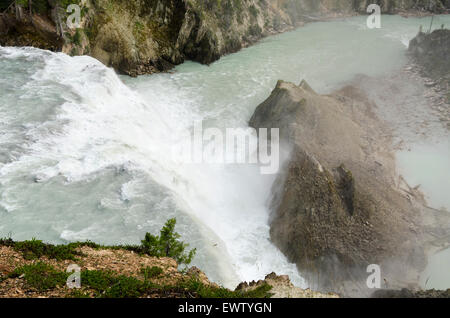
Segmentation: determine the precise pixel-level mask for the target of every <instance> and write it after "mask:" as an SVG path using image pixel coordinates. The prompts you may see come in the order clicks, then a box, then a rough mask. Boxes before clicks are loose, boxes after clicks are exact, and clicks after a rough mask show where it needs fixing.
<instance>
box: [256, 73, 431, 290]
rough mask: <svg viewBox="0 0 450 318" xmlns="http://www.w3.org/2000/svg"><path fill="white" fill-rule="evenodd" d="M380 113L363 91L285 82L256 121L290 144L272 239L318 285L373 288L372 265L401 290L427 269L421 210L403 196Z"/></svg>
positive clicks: (274, 205)
mask: <svg viewBox="0 0 450 318" xmlns="http://www.w3.org/2000/svg"><path fill="white" fill-rule="evenodd" d="M373 107H376V106H375V105H374V104H372V103H371V102H370V101H369V100H368V99H367V97H366V96H364V94H362V93H361V92H360V91H359V90H357V89H355V88H354V87H346V88H344V89H342V90H340V91H338V92H336V93H333V94H332V95H328V96H322V95H318V94H317V93H315V92H314V91H313V90H312V89H311V88H310V87H309V85H308V84H307V83H306V82H302V83H301V84H300V85H299V86H296V85H294V84H292V83H286V82H282V81H280V82H278V84H277V87H276V88H275V89H274V90H273V92H272V94H271V95H270V97H269V98H268V99H267V100H266V101H265V102H263V103H262V104H261V105H259V106H258V108H257V109H256V111H255V114H254V115H253V117H252V119H251V121H250V125H251V126H252V127H255V128H280V138H281V140H282V142H283V143H284V144H285V146H286V145H287V146H289V147H290V148H291V156H290V158H289V159H288V160H287V163H286V165H285V169H284V171H283V173H282V174H281V175H280V176H279V177H278V180H277V181H276V182H275V186H274V198H273V202H272V215H271V224H270V226H271V231H270V234H271V239H272V241H273V242H274V243H275V244H276V245H277V246H278V247H279V248H280V250H281V251H282V252H283V253H284V254H285V255H286V256H287V257H288V258H289V260H290V261H292V262H295V263H296V264H297V266H298V268H299V270H300V271H301V273H302V274H303V276H304V277H306V278H307V279H308V280H309V283H310V284H311V285H312V286H313V287H315V288H319V289H323V290H329V291H334V292H338V293H341V294H344V295H348V294H349V293H351V292H350V290H358V293H359V295H361V292H364V291H362V290H364V289H365V291H366V292H367V288H366V278H367V276H368V274H367V273H366V267H367V266H368V265H369V264H379V265H380V266H381V268H382V272H383V278H384V279H386V281H389V284H390V286H393V285H394V286H396V285H397V284H398V285H399V286H401V283H399V280H405V281H408V282H415V281H416V280H417V275H418V272H417V270H420V269H422V268H423V267H424V266H425V263H426V261H425V255H424V251H423V249H422V248H420V247H418V246H420V242H421V239H422V235H421V232H420V230H419V226H420V221H419V219H418V213H417V210H415V208H414V206H413V204H412V203H411V202H410V201H409V200H408V199H407V198H406V197H404V196H403V195H401V194H400V192H397V191H396V186H395V181H394V175H395V173H394V170H395V164H394V158H393V156H392V154H391V151H390V142H389V140H387V139H386V138H383V137H382V136H383V131H384V130H385V127H384V126H383V125H382V123H380V122H379V121H378V120H377V118H376V116H375V115H374V114H373V112H372V111H371V109H372V108H373ZM403 287H404V286H403Z"/></svg>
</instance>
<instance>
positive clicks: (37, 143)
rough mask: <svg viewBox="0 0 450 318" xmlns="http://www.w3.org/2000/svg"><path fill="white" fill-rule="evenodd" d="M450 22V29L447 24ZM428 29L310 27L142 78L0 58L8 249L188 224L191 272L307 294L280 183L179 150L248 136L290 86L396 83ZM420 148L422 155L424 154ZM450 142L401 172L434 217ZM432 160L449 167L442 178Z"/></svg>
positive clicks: (46, 55) (407, 25) (1, 186)
mask: <svg viewBox="0 0 450 318" xmlns="http://www.w3.org/2000/svg"><path fill="white" fill-rule="evenodd" d="M443 23H445V24H446V25H450V17H449V16H438V17H435V19H434V25H435V26H439V27H440V25H441V24H443ZM429 24H430V18H420V19H419V18H408V19H405V18H401V17H397V16H383V17H382V28H381V29H374V30H371V29H368V28H367V27H366V19H365V18H364V17H355V18H350V19H345V20H339V21H334V22H323V23H322V22H320V23H312V24H308V25H306V26H305V27H302V28H299V29H297V30H295V31H292V32H288V33H284V34H281V35H277V36H272V37H269V38H266V39H264V40H262V41H261V42H260V43H258V44H257V45H255V46H252V47H250V48H247V49H244V50H242V51H240V52H238V53H236V54H232V55H229V56H226V57H223V58H222V59H221V60H219V61H218V62H216V63H213V64H212V65H210V66H203V65H199V64H196V63H192V62H187V63H185V64H183V65H180V66H178V67H176V69H175V70H174V72H173V73H167V74H158V75H151V76H141V77H139V78H136V79H134V78H129V77H125V76H117V75H116V74H115V72H114V71H113V70H111V69H108V68H106V67H105V66H104V65H102V64H101V63H99V62H98V61H96V60H95V59H93V58H90V57H69V56H67V55H64V54H60V53H59V54H56V53H51V52H48V51H42V50H38V49H33V48H8V47H0V237H6V236H11V237H12V238H13V239H15V240H25V239H31V238H33V237H35V238H39V239H42V240H44V241H47V242H52V243H67V242H70V241H84V240H91V241H95V242H98V243H103V244H119V243H133V244H135V243H139V241H140V240H141V239H142V238H143V237H144V234H145V233H146V232H153V233H157V232H158V230H159V229H160V228H161V226H162V225H163V224H164V222H165V221H166V220H167V219H168V218H171V217H176V218H177V231H178V232H179V233H180V234H181V235H182V239H183V240H184V241H186V242H188V243H189V244H190V247H196V248H197V256H196V258H195V259H194V261H193V265H196V266H198V267H199V268H201V269H202V270H204V271H205V272H206V274H207V275H208V276H209V277H210V278H211V279H212V280H214V281H216V282H219V283H221V284H223V285H225V286H227V287H235V285H236V284H237V283H238V282H240V281H243V280H247V281H249V280H254V279H261V278H263V277H264V276H265V275H266V274H268V273H270V272H272V271H275V272H277V273H278V274H288V275H289V276H290V277H291V279H292V281H293V282H294V283H295V284H296V285H299V286H303V287H305V284H304V281H303V279H302V277H301V275H300V274H299V273H298V272H297V270H296V267H295V265H294V264H290V263H289V262H288V261H287V260H286V258H285V257H284V256H283V255H282V253H280V252H279V251H278V249H277V248H276V247H275V246H273V245H272V244H271V242H270V239H269V225H268V216H269V209H268V203H269V199H270V193H271V186H272V183H273V181H274V179H275V177H276V176H275V175H262V174H261V173H260V170H259V167H258V166H257V165H236V164H233V165H220V164H191V163H185V164H183V163H180V162H176V161H174V160H173V159H174V158H173V155H172V148H173V145H175V144H177V143H180V142H181V141H182V140H183V138H184V134H183V133H184V132H185V130H186V129H189V128H190V127H192V125H193V124H194V123H195V122H199V121H203V124H204V125H205V126H210V127H218V128H225V127H229V128H239V127H247V122H248V120H249V119H250V117H251V115H252V113H253V111H254V110H255V108H256V106H257V105H258V104H259V103H261V102H262V101H263V100H265V99H266V98H267V97H268V95H269V94H270V92H271V90H272V89H273V88H274V86H275V84H276V82H277V80H278V79H283V80H287V81H293V82H295V83H299V82H300V81H301V80H302V79H306V80H307V81H308V82H309V83H310V85H311V86H312V87H313V88H314V89H315V90H316V91H318V92H319V93H328V92H331V91H332V90H334V89H336V88H339V87H340V86H342V85H344V84H345V83H347V82H348V81H351V80H352V79H354V77H355V76H356V75H358V74H365V75H368V76H371V77H382V76H384V75H386V74H392V73H395V72H397V71H399V70H401V69H403V68H404V67H405V65H406V63H407V62H408V59H407V57H406V56H405V53H406V51H407V45H408V42H409V40H410V39H412V38H413V37H414V36H415V35H416V33H417V31H418V30H419V26H420V25H423V26H424V29H426V28H427V27H428V26H429ZM429 134H431V135H433V133H432V131H431V132H429ZM420 138H422V139H420V141H419V137H418V138H417V140H415V139H414V138H413V139H412V140H411V141H410V142H411V147H413V146H414V147H416V146H415V145H416V142H417V144H419V143H420V142H422V143H423V142H425V143H426V139H425V141H424V139H423V137H420ZM438 139H439V140H438V144H439V145H444V146H437V147H432V150H431V153H433V155H431V158H420V157H414V154H417V153H420V152H422V150H420V148H417V149H419V150H418V151H417V152H414V151H412V154H411V152H409V154H408V156H413V157H404V156H403V157H400V159H401V160H399V161H402V160H403V161H406V163H404V164H403V166H402V167H403V169H404V170H405V171H406V172H405V176H406V179H408V178H409V179H410V180H413V181H414V182H418V183H422V184H423V185H424V189H425V190H424V191H427V193H428V196H429V198H430V201H432V203H430V204H436V205H438V206H439V207H441V206H446V207H447V208H448V209H449V211H450V204H449V201H448V195H442V194H441V192H442V191H444V192H445V191H446V193H447V194H448V191H449V189H450V187H449V184H448V180H450V167H449V161H448V152H449V148H448V144H449V135H448V133H443V134H439V136H438ZM445 143H447V144H445ZM417 147H420V146H417ZM405 158H407V159H405ZM408 158H414V160H409V159H408ZM421 160H422V161H421ZM423 160H425V161H426V162H427V163H430V162H434V161H436V162H437V164H439V165H440V166H439V171H431V172H430V173H434V174H433V176H435V177H430V175H429V174H428V173H426V171H424V170H423V169H425V167H427V166H428V167H429V166H430V165H429V164H424V162H423ZM436 182H439V183H440V184H436ZM440 191H441V192H440ZM446 259H447V261H448V259H450V258H446ZM444 274H445V273H444ZM427 287H428V286H427ZM447 287H450V282H449V281H447Z"/></svg>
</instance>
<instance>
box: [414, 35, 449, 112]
mask: <svg viewBox="0 0 450 318" xmlns="http://www.w3.org/2000/svg"><path fill="white" fill-rule="evenodd" d="M408 50H409V53H410V54H411V55H412V57H413V58H414V60H415V61H416V63H417V64H418V65H419V66H420V67H421V72H422V74H423V75H425V76H427V77H430V78H431V79H433V81H434V83H433V85H435V84H436V83H439V86H440V90H441V91H442V92H443V93H444V94H446V95H447V96H446V97H447V103H448V104H450V30H449V29H441V30H435V31H433V32H431V33H423V32H419V34H417V36H416V37H415V38H414V39H412V40H411V42H410V43H409V49H408Z"/></svg>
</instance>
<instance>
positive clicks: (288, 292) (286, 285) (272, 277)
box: [236, 273, 339, 298]
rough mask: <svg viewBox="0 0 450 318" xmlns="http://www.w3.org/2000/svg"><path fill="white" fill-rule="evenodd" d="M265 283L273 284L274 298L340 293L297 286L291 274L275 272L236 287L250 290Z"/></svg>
mask: <svg viewBox="0 0 450 318" xmlns="http://www.w3.org/2000/svg"><path fill="white" fill-rule="evenodd" d="M264 284H268V285H270V286H272V289H271V290H270V293H271V294H272V298H339V295H337V294H335V293H320V292H315V291H312V290H310V289H301V288H298V287H295V286H294V285H293V284H292V283H291V281H290V280H289V276H287V275H282V276H278V275H277V274H275V273H271V274H269V275H267V276H266V277H265V278H264V279H263V280H259V281H257V282H255V281H253V282H250V283H247V282H243V283H241V284H239V286H238V287H236V291H244V292H248V291H251V290H255V289H256V288H258V287H261V286H263V285H264Z"/></svg>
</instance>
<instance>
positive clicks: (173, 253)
mask: <svg viewBox="0 0 450 318" xmlns="http://www.w3.org/2000/svg"><path fill="white" fill-rule="evenodd" d="M176 222H177V221H176V219H170V220H168V221H167V222H166V224H165V225H164V227H163V228H162V230H161V232H160V235H159V236H154V235H152V234H150V233H147V234H146V235H145V239H144V240H143V241H142V248H143V252H144V253H145V254H148V255H151V256H157V257H171V258H173V259H175V260H176V261H177V262H178V264H186V265H187V264H190V263H191V261H192V258H193V257H194V255H195V252H196V249H195V248H194V249H193V250H191V251H189V252H188V253H185V249H186V247H188V246H189V245H188V244H185V243H183V242H180V241H179V240H178V239H179V238H180V234H178V233H176V232H175V224H176Z"/></svg>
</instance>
